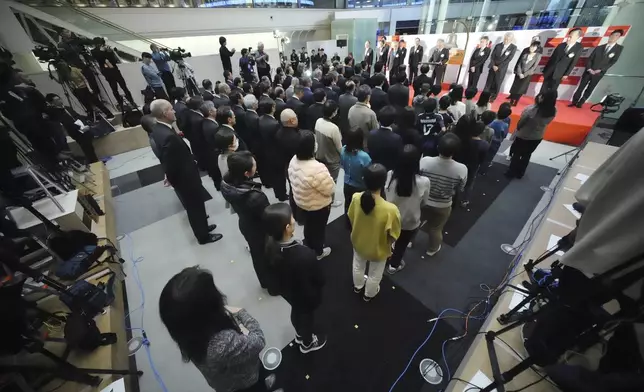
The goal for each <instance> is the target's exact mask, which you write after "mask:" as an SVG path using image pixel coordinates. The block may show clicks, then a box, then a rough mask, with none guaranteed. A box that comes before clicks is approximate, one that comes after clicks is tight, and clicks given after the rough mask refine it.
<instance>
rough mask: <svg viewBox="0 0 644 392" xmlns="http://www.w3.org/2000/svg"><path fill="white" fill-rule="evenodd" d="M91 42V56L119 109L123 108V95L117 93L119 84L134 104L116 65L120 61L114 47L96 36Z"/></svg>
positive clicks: (126, 96) (133, 103) (132, 103)
mask: <svg viewBox="0 0 644 392" xmlns="http://www.w3.org/2000/svg"><path fill="white" fill-rule="evenodd" d="M93 43H94V49H92V51H91V53H92V57H94V60H96V63H98V66H99V68H100V69H101V73H102V74H103V76H104V77H105V80H107V84H109V85H110V88H111V89H112V94H113V95H114V98H116V101H117V102H118V104H119V109H121V110H123V97H122V96H121V94H119V86H121V90H123V93H124V94H125V98H126V99H127V100H128V102H129V103H130V104H131V105H133V106H135V105H136V104H135V102H134V98H132V93H131V92H130V90H129V89H128V88H127V84H125V79H123V75H122V74H121V71H120V70H119V67H118V65H117V64H119V63H120V62H121V59H119V57H118V55H117V54H116V51H115V49H113V48H111V47H110V46H108V45H107V44H106V43H105V39H104V38H100V37H96V38H94V39H93Z"/></svg>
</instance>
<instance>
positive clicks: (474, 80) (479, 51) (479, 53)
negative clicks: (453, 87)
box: [467, 35, 491, 87]
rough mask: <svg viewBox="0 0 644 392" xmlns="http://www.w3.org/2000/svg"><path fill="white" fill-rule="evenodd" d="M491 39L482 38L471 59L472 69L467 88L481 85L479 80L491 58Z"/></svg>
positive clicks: (470, 69)
mask: <svg viewBox="0 0 644 392" xmlns="http://www.w3.org/2000/svg"><path fill="white" fill-rule="evenodd" d="M489 44H490V39H489V38H488V36H487V35H484V36H482V37H481V40H480V41H479V44H478V46H477V47H476V50H474V52H473V53H472V57H470V68H469V70H468V75H469V76H468V78H467V87H477V85H478V84H479V78H480V77H481V73H482V72H483V65H485V62H486V61H487V59H488V57H490V52H491V50H490V45H489Z"/></svg>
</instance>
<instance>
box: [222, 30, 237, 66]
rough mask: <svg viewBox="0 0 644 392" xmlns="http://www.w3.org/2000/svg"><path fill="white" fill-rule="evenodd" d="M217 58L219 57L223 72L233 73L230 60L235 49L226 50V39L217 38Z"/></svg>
mask: <svg viewBox="0 0 644 392" xmlns="http://www.w3.org/2000/svg"><path fill="white" fill-rule="evenodd" d="M219 45H221V46H219V57H221V65H222V66H223V67H224V71H230V72H233V65H232V63H231V62H230V58H231V57H233V54H235V48H233V49H232V50H228V48H227V47H226V37H219Z"/></svg>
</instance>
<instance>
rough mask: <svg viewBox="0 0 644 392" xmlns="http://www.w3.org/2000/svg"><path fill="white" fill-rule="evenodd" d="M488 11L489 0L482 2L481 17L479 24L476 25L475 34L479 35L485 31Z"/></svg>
mask: <svg viewBox="0 0 644 392" xmlns="http://www.w3.org/2000/svg"><path fill="white" fill-rule="evenodd" d="M489 9H490V0H485V1H483V6H482V7H481V15H479V22H478V23H477V24H476V32H477V33H479V32H481V31H485V30H486V28H485V27H486V24H487V20H486V18H485V17H486V16H487V13H488V10H489Z"/></svg>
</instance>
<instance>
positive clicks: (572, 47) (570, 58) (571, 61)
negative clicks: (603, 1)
mask: <svg viewBox="0 0 644 392" xmlns="http://www.w3.org/2000/svg"><path fill="white" fill-rule="evenodd" d="M580 36H581V29H576V28H575V29H572V30H570V32H569V33H568V36H567V37H566V39H565V41H564V42H563V43H561V44H559V45H558V46H557V47H556V48H555V50H554V51H553V52H552V55H551V56H550V58H549V59H548V63H546V66H545V67H544V68H543V84H542V85H541V92H544V91H548V90H556V89H557V88H558V87H559V84H560V83H561V80H562V79H567V78H568V75H570V72H572V69H573V68H575V65H576V64H577V61H578V60H579V56H580V55H581V51H582V50H583V47H582V46H581V44H580V43H579V42H577V40H578V39H579V37H580Z"/></svg>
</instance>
